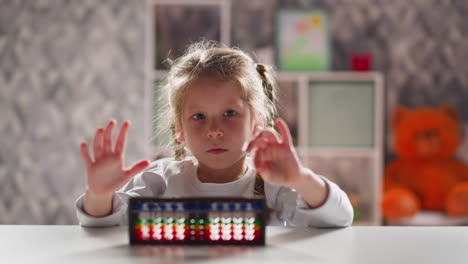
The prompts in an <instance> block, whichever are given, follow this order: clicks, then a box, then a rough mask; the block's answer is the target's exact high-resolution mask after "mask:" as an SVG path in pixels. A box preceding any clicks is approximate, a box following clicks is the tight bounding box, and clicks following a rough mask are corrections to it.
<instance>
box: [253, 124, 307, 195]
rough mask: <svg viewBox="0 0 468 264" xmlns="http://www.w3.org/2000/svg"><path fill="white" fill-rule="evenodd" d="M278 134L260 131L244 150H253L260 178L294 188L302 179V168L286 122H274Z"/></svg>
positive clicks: (270, 131) (269, 130)
mask: <svg viewBox="0 0 468 264" xmlns="http://www.w3.org/2000/svg"><path fill="white" fill-rule="evenodd" d="M275 123H276V126H277V127H278V130H279V134H278V133H277V132H276V131H275V130H273V129H266V130H263V131H261V132H260V133H259V134H258V135H257V136H256V137H255V138H254V139H253V140H252V141H250V143H249V144H248V146H247V148H246V152H250V151H252V150H254V164H255V168H256V169H257V172H258V173H259V174H260V175H261V176H262V178H263V179H264V180H265V181H267V182H269V183H271V184H275V185H282V186H287V187H290V188H296V186H297V185H298V184H300V183H301V182H302V179H303V177H304V168H303V166H302V165H301V162H300V160H299V158H298V157H297V154H296V151H295V149H294V146H293V142H292V137H291V132H290V131H289V128H288V125H287V124H286V122H285V121H284V120H283V119H281V118H278V119H276V120H275Z"/></svg>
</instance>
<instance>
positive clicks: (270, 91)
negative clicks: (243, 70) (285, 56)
mask: <svg viewBox="0 0 468 264" xmlns="http://www.w3.org/2000/svg"><path fill="white" fill-rule="evenodd" d="M255 68H256V70H257V72H258V74H259V75H260V78H261V79H262V86H263V92H264V93H265V95H266V97H267V102H266V105H267V108H268V116H267V118H266V125H267V126H269V127H274V122H275V119H276V118H277V117H278V112H277V111H276V107H275V104H276V101H277V98H276V97H277V96H276V90H277V88H276V85H275V84H276V82H274V81H273V76H272V75H271V73H270V72H271V71H272V70H271V69H269V68H268V67H267V66H266V65H265V64H261V63H257V65H256V67H255Z"/></svg>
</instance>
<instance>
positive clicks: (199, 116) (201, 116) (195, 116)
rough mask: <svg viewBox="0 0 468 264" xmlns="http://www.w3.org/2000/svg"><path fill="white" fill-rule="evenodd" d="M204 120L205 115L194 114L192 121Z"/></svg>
mask: <svg viewBox="0 0 468 264" xmlns="http://www.w3.org/2000/svg"><path fill="white" fill-rule="evenodd" d="M204 118H205V115H204V114H200V113H198V114H194V115H193V116H192V119H195V120H200V119H204Z"/></svg>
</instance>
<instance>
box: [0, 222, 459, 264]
mask: <svg viewBox="0 0 468 264" xmlns="http://www.w3.org/2000/svg"><path fill="white" fill-rule="evenodd" d="M266 241H267V245H266V246H264V247H262V246H260V247H259V246H257V247H245V246H244V247H242V246H130V245H129V243H128V232H127V228H126V227H112V228H81V227H79V226H15V225H13V226H8V225H4V226H0V263H113V264H116V263H135V264H138V263H185V262H187V263H242V264H244V263H255V264H259V263H262V264H263V263H283V264H284V263H287V264H291V263H359V264H364V263H373V264H375V263H389V264H401V263H411V264H413V263H447V264H449V263H450V264H454V263H464V264H466V263H468V227H349V228H344V229H312V228H281V227H267V240H266Z"/></svg>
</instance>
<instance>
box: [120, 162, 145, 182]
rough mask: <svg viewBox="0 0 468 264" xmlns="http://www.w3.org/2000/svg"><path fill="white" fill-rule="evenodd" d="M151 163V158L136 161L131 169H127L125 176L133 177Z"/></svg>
mask: <svg viewBox="0 0 468 264" xmlns="http://www.w3.org/2000/svg"><path fill="white" fill-rule="evenodd" d="M149 165H150V162H149V160H142V161H140V162H138V163H136V164H135V165H133V166H132V167H131V168H130V169H129V170H126V171H125V177H126V178H127V179H131V178H132V177H133V176H135V175H136V174H138V173H140V172H142V171H143V170H144V169H146V167H148V166H149Z"/></svg>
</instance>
